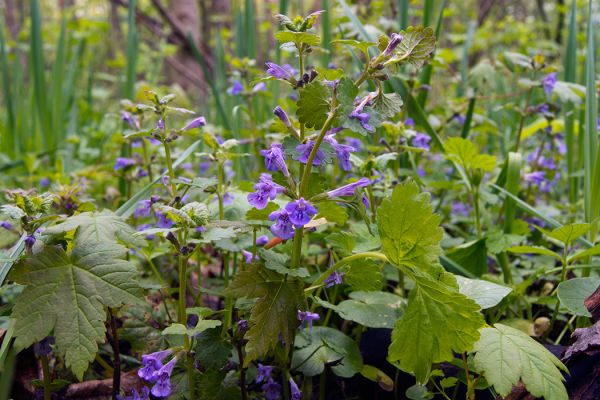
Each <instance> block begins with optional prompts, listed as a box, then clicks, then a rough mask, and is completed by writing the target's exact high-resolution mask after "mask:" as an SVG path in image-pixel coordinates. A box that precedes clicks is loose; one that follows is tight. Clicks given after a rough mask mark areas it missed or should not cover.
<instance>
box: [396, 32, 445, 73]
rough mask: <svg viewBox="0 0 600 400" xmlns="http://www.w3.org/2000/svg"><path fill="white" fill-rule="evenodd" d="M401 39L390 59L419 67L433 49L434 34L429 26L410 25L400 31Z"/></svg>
mask: <svg viewBox="0 0 600 400" xmlns="http://www.w3.org/2000/svg"><path fill="white" fill-rule="evenodd" d="M400 34H401V35H402V36H403V37H402V41H401V42H400V44H399V45H398V47H397V48H396V51H395V55H394V57H393V58H392V59H397V60H398V61H401V62H408V63H410V64H412V65H413V66H414V67H415V68H421V67H422V66H423V64H425V62H427V60H429V59H430V58H431V57H432V55H433V52H434V51H435V34H434V32H433V29H431V28H430V27H426V28H425V27H422V26H417V27H413V26H410V27H408V28H407V29H406V31H401V32H400Z"/></svg>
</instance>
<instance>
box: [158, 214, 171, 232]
mask: <svg viewBox="0 0 600 400" xmlns="http://www.w3.org/2000/svg"><path fill="white" fill-rule="evenodd" d="M156 226H157V227H158V228H162V229H169V228H171V227H172V226H173V221H172V220H171V218H169V217H167V215H166V214H163V213H161V212H157V213H156Z"/></svg>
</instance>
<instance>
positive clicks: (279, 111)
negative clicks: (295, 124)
mask: <svg viewBox="0 0 600 400" xmlns="http://www.w3.org/2000/svg"><path fill="white" fill-rule="evenodd" d="M273 114H275V116H276V117H277V118H279V119H280V120H281V122H283V123H284V124H285V126H287V127H288V128H289V127H291V126H292V124H291V122H290V119H289V118H288V116H287V114H286V113H285V111H283V109H282V108H281V107H279V106H277V107H275V108H274V109H273Z"/></svg>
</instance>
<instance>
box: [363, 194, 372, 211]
mask: <svg viewBox="0 0 600 400" xmlns="http://www.w3.org/2000/svg"><path fill="white" fill-rule="evenodd" d="M362 203H363V205H364V206H365V208H366V209H367V210H368V209H369V205H370V204H369V198H368V197H367V195H366V194H364V193H363V195H362Z"/></svg>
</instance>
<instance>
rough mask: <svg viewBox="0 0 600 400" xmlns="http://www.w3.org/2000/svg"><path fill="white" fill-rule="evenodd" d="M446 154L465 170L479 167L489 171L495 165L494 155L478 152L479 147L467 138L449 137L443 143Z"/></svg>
mask: <svg viewBox="0 0 600 400" xmlns="http://www.w3.org/2000/svg"><path fill="white" fill-rule="evenodd" d="M444 149H445V150H446V156H447V157H448V158H449V159H450V160H452V161H454V162H456V163H458V164H459V165H461V166H462V167H463V168H464V169H466V170H473V169H481V170H482V171H483V172H490V171H492V170H493V169H494V167H495V166H496V157H494V156H490V155H487V154H479V149H478V148H477V146H475V144H474V143H473V142H471V141H470V140H468V139H463V138H459V137H451V138H449V139H448V140H447V141H446V143H444Z"/></svg>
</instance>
